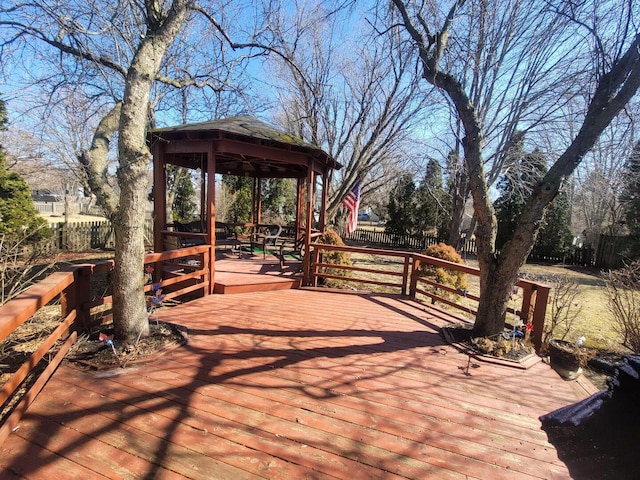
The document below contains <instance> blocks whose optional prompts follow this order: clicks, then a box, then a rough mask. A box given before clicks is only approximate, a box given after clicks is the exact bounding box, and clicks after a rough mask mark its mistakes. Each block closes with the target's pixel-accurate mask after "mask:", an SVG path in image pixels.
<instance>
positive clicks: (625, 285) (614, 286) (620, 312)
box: [605, 261, 640, 353]
mask: <svg viewBox="0 0 640 480" xmlns="http://www.w3.org/2000/svg"><path fill="white" fill-rule="evenodd" d="M605 285H606V288H607V297H608V302H607V307H608V308H609V311H610V312H611V314H612V315H613V318H614V329H615V330H616V332H617V333H618V334H619V335H620V337H621V342H620V343H622V345H624V346H625V347H627V348H629V349H630V350H632V351H633V352H634V353H640V261H635V262H633V263H632V264H631V265H628V266H626V267H624V268H621V269H620V270H614V271H610V272H609V273H607V274H606V275H605Z"/></svg>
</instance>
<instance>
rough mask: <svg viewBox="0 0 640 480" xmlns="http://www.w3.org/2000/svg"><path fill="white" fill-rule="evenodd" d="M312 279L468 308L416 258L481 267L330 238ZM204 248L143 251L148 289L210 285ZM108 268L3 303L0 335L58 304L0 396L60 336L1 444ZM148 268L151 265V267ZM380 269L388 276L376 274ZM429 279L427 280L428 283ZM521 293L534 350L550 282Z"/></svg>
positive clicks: (1, 433) (88, 316)
mask: <svg viewBox="0 0 640 480" xmlns="http://www.w3.org/2000/svg"><path fill="white" fill-rule="evenodd" d="M331 250H333V251H346V252H351V253H360V254H373V255H377V256H381V257H391V258H395V259H397V260H398V261H399V264H400V268H399V269H398V270H397V271H389V270H383V269H379V268H369V267H359V266H357V265H356V266H353V265H352V266H337V265H332V264H329V263H323V262H322V252H328V251H331ZM311 253H312V255H311V268H310V276H311V278H310V279H307V281H310V282H311V283H312V284H314V285H316V284H317V282H318V279H320V278H335V279H340V280H345V281H352V282H359V283H368V284H375V285H381V286H385V287H391V288H397V289H398V290H399V292H400V293H402V294H403V295H409V296H411V297H414V298H416V297H417V295H418V294H421V295H425V296H427V297H429V298H431V299H432V300H435V301H439V302H442V303H445V304H447V305H449V306H451V307H454V308H459V309H461V310H464V311H466V312H468V313H473V312H474V310H473V309H472V308H470V307H469V305H468V302H469V301H473V302H477V301H478V296H477V295H473V294H471V293H469V292H460V291H458V290H455V289H453V288H451V287H448V286H446V285H442V284H437V283H435V282H433V281H431V280H429V279H426V278H423V277H422V276H420V274H419V266H420V263H421V262H427V263H429V264H432V265H436V266H441V267H443V268H448V269H450V270H455V271H461V272H465V273H467V274H469V275H475V276H478V275H479V271H478V269H476V268H472V267H468V266H465V265H459V264H456V263H451V262H447V261H444V260H439V259H437V258H432V257H428V256H425V255H421V254H417V253H409V252H398V251H392V250H377V249H370V248H354V247H342V246H335V245H322V244H313V245H312V250H311ZM209 255H211V248H210V246H208V245H203V246H196V247H189V248H181V249H177V250H170V251H166V252H161V253H152V254H148V255H146V257H145V265H146V266H148V267H149V274H150V275H151V277H152V278H151V282H150V283H149V284H148V285H145V287H144V289H145V292H150V291H151V290H153V289H154V288H158V287H159V288H162V289H163V293H166V297H165V298H166V299H171V298H175V297H179V296H183V295H186V294H190V293H194V292H195V293H197V292H198V290H202V292H201V294H202V295H206V294H208V292H209V291H210V288H209V285H210V282H211V274H210V271H209V268H208V266H209V260H210V258H209ZM332 269H343V270H348V271H349V272H350V273H357V272H365V273H370V274H375V275H376V277H377V278H378V279H376V280H373V279H363V278H358V277H357V276H355V275H352V276H349V277H344V276H341V275H336V274H334V273H329V272H330V271H331V270H332ZM111 270H113V261H112V260H109V261H105V262H101V263H98V264H91V265H79V266H77V267H76V268H75V269H74V270H73V271H72V272H57V273H53V274H52V275H50V276H49V277H47V278H46V279H44V280H42V281H41V282H39V283H37V284H36V285H34V286H32V287H31V288H29V289H28V290H26V291H25V292H23V293H22V294H20V295H18V296H17V297H16V298H14V299H13V300H11V301H10V302H8V303H6V304H5V305H3V306H0V342H1V341H3V340H5V339H6V338H7V337H8V336H9V335H11V333H13V332H14V331H15V330H16V329H17V328H18V327H20V326H21V325H22V324H23V323H24V322H25V321H27V320H28V319H29V318H31V317H32V316H33V315H34V314H35V313H37V312H38V311H39V310H40V309H42V308H43V307H45V306H46V305H51V304H54V303H55V302H57V304H58V305H59V306H60V318H61V321H60V324H59V326H58V327H57V328H56V329H55V331H54V332H52V333H51V334H50V335H49V336H48V337H47V338H46V339H44V341H43V342H42V343H41V345H40V346H39V348H38V349H37V350H36V351H35V352H33V353H32V354H31V356H30V357H29V359H28V360H27V361H25V362H24V364H23V365H22V366H21V367H20V368H19V369H18V370H17V371H16V372H15V373H14V374H13V375H12V376H11V377H10V379H9V380H8V381H7V382H6V383H5V384H4V386H2V388H1V389H0V404H5V402H6V401H7V400H8V399H9V398H10V397H11V396H12V395H14V394H15V392H16V391H17V390H18V388H19V387H20V385H22V384H23V382H24V380H25V379H26V378H27V376H28V375H29V374H30V373H31V372H32V371H33V370H34V368H35V367H36V366H37V365H38V364H39V362H40V361H41V360H42V359H43V358H44V357H45V355H47V353H49V352H50V351H51V350H52V347H54V344H56V342H59V341H63V340H64V341H63V343H62V344H58V348H57V353H56V354H55V355H54V356H53V358H52V359H50V360H49V363H48V365H47V367H46V368H45V369H44V371H43V372H42V373H41V374H40V375H39V376H38V378H37V379H36V381H35V382H34V383H33V385H32V386H31V387H29V390H28V391H27V393H26V394H24V395H23V396H22V399H21V400H20V401H19V403H18V404H17V405H16V406H15V407H14V409H13V412H12V413H11V414H10V415H9V416H8V417H7V420H6V421H5V423H4V424H3V425H2V427H0V444H2V442H3V441H4V440H5V439H6V437H7V436H8V435H9V433H10V431H11V430H12V429H13V428H14V427H15V426H16V425H17V423H18V421H19V419H20V417H21V416H22V414H23V413H24V412H25V411H26V409H27V407H28V406H29V405H30V403H31V402H33V400H34V399H35V397H36V396H37V394H38V392H39V391H40V390H41V389H42V388H43V386H44V385H45V383H46V382H47V380H48V379H49V377H50V376H51V375H52V374H53V372H54V371H55V369H56V367H57V365H58V364H59V363H60V362H61V361H62V359H63V358H64V356H65V355H66V353H67V352H68V351H69V349H70V348H71V346H72V344H73V343H74V342H75V339H76V330H78V329H79V326H83V327H85V328H86V327H88V326H90V325H91V324H92V323H93V322H95V321H99V322H105V321H107V320H109V319H110V318H111V315H112V313H111V303H112V296H111V295H108V294H105V293H102V294H100V293H98V294H95V295H94V293H95V292H92V291H91V290H92V288H91V283H92V282H91V280H92V279H95V278H96V277H97V275H99V274H105V275H106V274H107V273H108V272H110V271H111ZM151 270H152V272H151ZM380 276H386V279H384V280H380V279H379V277H380ZM428 286H430V287H432V289H431V290H428V289H427V288H428ZM517 287H519V289H520V291H521V293H522V295H521V298H522V301H521V303H520V306H519V308H515V309H510V311H511V312H512V313H514V314H515V315H517V316H519V317H520V319H522V321H523V322H525V323H532V325H533V327H534V329H533V335H532V339H533V342H534V345H535V346H536V349H537V350H539V347H540V345H541V341H542V330H543V327H544V317H545V313H546V305H547V300H548V296H549V290H550V289H549V287H548V286H546V285H541V284H537V283H534V282H530V281H526V280H520V281H518V283H517ZM440 292H447V293H448V294H451V295H454V296H456V295H457V296H458V298H462V299H464V302H465V305H461V304H460V303H458V302H454V301H452V300H451V299H450V298H449V297H446V296H444V295H443V294H441V293H440ZM107 293H108V292H107Z"/></svg>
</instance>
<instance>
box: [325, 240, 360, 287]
mask: <svg viewBox="0 0 640 480" xmlns="http://www.w3.org/2000/svg"><path fill="white" fill-rule="evenodd" d="M316 241H317V242H318V243H324V244H326V245H338V246H344V242H343V241H342V238H340V235H338V234H337V233H336V232H335V231H334V230H325V231H324V232H323V233H322V235H320V236H319V237H318V239H317V240H316ZM322 263H327V264H330V265H349V266H350V265H352V263H351V254H350V253H349V252H338V251H323V252H322ZM319 273H326V274H328V275H338V276H341V277H348V276H349V273H350V271H349V270H346V269H339V268H329V267H322V268H321V269H319ZM321 280H322V283H323V284H324V285H326V286H329V287H336V286H340V285H341V284H342V282H341V281H340V280H336V279H332V278H326V279H323V278H322V277H321Z"/></svg>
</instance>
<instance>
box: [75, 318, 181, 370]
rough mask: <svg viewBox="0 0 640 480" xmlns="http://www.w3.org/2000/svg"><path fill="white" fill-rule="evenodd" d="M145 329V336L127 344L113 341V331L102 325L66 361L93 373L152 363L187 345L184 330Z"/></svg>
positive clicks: (166, 327) (168, 325)
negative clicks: (147, 334)
mask: <svg viewBox="0 0 640 480" xmlns="http://www.w3.org/2000/svg"><path fill="white" fill-rule="evenodd" d="M149 327H150V330H151V331H150V334H149V336H146V337H142V338H140V339H139V340H138V341H137V342H133V343H128V342H120V341H118V340H113V339H112V338H111V337H112V336H113V327H112V326H104V325H103V326H102V327H101V329H100V330H99V331H95V332H92V333H91V334H90V335H89V336H88V337H85V338H82V339H81V340H79V341H78V342H77V343H76V344H75V345H74V347H73V348H72V350H71V352H69V355H68V356H67V359H69V360H70V361H72V362H75V363H77V364H79V365H82V366H84V367H89V368H92V369H94V370H105V369H111V368H126V367H127V366H128V365H134V364H138V363H141V362H150V361H154V360H156V359H157V358H159V357H160V356H162V355H164V354H165V353H168V352H170V351H172V350H174V349H175V348H177V347H178V346H180V345H183V344H185V343H186V342H187V338H188V335H187V330H186V329H185V328H183V327H179V326H177V325H173V324H171V323H164V322H159V323H155V322H153V321H152V322H151V323H150V325H149ZM112 345H113V346H112Z"/></svg>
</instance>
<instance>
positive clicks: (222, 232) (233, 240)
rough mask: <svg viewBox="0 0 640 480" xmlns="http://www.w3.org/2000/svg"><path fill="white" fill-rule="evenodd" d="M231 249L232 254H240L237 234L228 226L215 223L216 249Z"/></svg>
mask: <svg viewBox="0 0 640 480" xmlns="http://www.w3.org/2000/svg"><path fill="white" fill-rule="evenodd" d="M217 246H221V247H225V246H226V247H228V246H230V247H231V250H232V251H234V252H240V240H239V239H238V234H237V232H235V231H234V230H233V228H231V227H230V226H229V225H227V224H226V223H223V222H216V247H217Z"/></svg>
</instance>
